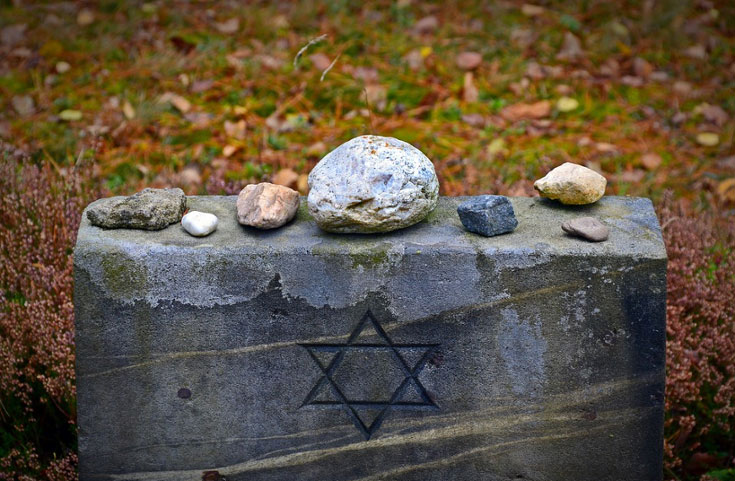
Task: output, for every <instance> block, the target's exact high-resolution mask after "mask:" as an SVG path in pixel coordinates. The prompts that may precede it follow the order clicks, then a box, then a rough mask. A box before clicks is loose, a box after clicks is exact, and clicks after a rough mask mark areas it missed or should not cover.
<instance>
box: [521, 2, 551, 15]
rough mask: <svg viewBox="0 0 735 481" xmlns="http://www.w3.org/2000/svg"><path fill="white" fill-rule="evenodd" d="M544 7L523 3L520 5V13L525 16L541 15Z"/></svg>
mask: <svg viewBox="0 0 735 481" xmlns="http://www.w3.org/2000/svg"><path fill="white" fill-rule="evenodd" d="M545 11H546V9H545V8H544V7H541V6H539V5H533V4H530V3H524V4H523V6H522V7H521V13H522V14H523V15H525V16H527V17H538V16H539V15H543V14H544V12H545Z"/></svg>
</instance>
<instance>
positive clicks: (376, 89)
mask: <svg viewBox="0 0 735 481" xmlns="http://www.w3.org/2000/svg"><path fill="white" fill-rule="evenodd" d="M365 92H366V94H367V101H368V103H369V104H370V107H371V108H372V109H373V110H378V111H381V110H384V109H385V106H386V103H387V100H388V91H387V90H386V89H385V87H383V86H382V85H366V86H365Z"/></svg>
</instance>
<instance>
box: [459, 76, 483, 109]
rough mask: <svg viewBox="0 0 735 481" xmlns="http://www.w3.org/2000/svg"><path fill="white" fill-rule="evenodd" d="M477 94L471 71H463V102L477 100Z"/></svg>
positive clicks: (478, 94)
mask: <svg viewBox="0 0 735 481" xmlns="http://www.w3.org/2000/svg"><path fill="white" fill-rule="evenodd" d="M479 96H480V92H479V91H478V90H477V87H475V82H474V80H473V77H472V72H465V74H464V86H463V87H462V99H463V100H464V101H465V102H477V99H478V98H479Z"/></svg>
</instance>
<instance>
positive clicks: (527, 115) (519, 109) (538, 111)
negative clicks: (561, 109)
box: [500, 100, 551, 122]
mask: <svg viewBox="0 0 735 481" xmlns="http://www.w3.org/2000/svg"><path fill="white" fill-rule="evenodd" d="M549 114H551V102H549V101H548V100H541V101H539V102H534V103H532V104H525V103H517V104H513V105H509V106H507V107H505V108H503V110H501V111H500V116H501V117H503V118H504V119H505V120H508V121H510V122H515V121H517V120H521V119H542V118H544V117H548V116H549Z"/></svg>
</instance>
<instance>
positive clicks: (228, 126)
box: [225, 120, 247, 140]
mask: <svg viewBox="0 0 735 481" xmlns="http://www.w3.org/2000/svg"><path fill="white" fill-rule="evenodd" d="M246 129H247V126H246V124H245V121H244V120H239V121H237V122H230V121H229V120H225V133H226V134H227V136H228V137H233V138H235V139H238V140H243V139H245V132H246Z"/></svg>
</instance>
